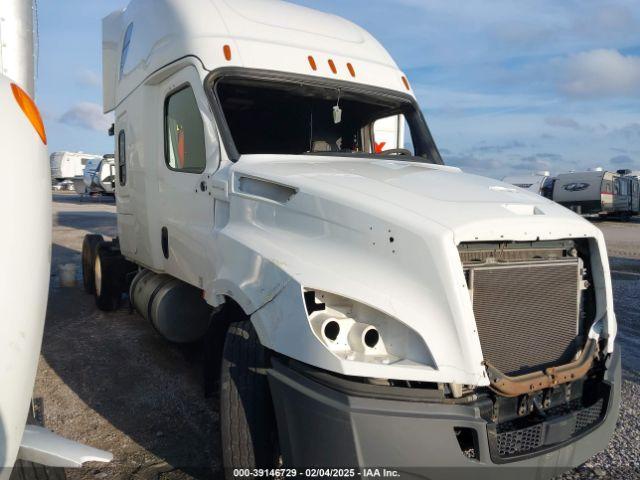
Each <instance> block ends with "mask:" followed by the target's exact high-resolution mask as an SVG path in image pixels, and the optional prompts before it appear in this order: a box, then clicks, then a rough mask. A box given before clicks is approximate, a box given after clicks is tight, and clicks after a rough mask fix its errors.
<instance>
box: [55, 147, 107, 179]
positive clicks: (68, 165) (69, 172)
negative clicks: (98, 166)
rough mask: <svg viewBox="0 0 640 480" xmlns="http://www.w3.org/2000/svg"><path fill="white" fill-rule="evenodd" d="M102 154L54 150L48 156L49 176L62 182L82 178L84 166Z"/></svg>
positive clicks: (99, 157)
mask: <svg viewBox="0 0 640 480" xmlns="http://www.w3.org/2000/svg"><path fill="white" fill-rule="evenodd" d="M101 159H102V155H92V154H89V153H83V152H54V153H52V154H51V157H50V158H49V162H50V165H51V177H52V178H53V180H56V181H58V182H62V181H65V180H73V179H74V178H80V179H81V178H82V176H83V175H84V168H85V167H86V166H87V163H89V161H91V160H101Z"/></svg>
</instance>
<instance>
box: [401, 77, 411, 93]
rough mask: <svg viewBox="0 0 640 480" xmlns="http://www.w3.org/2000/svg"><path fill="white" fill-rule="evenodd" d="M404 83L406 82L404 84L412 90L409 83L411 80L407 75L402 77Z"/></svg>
mask: <svg viewBox="0 0 640 480" xmlns="http://www.w3.org/2000/svg"><path fill="white" fill-rule="evenodd" d="M402 83H404V86H405V87H406V88H407V90H409V91H410V90H411V85H409V80H407V77H402Z"/></svg>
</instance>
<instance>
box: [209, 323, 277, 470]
mask: <svg viewBox="0 0 640 480" xmlns="http://www.w3.org/2000/svg"><path fill="white" fill-rule="evenodd" d="M268 367H269V355H268V352H267V350H266V349H265V348H264V347H263V346H262V345H261V344H260V341H259V340H258V336H257V334H256V332H255V330H254V329H253V326H252V325H251V322H250V321H248V320H245V321H242V322H238V323H232V324H231V325H230V326H229V329H228V330H227V334H226V338H225V342H224V349H223V355H222V365H221V372H220V431H221V439H222V463H223V466H224V467H225V475H226V477H227V478H228V479H231V478H235V477H234V476H233V469H234V468H273V467H276V466H277V464H278V458H279V452H278V441H277V433H276V432H277V430H276V421H275V415H274V411H273V403H272V401H271V394H270V392H269V384H268V381H267V374H266V371H267V368H268Z"/></svg>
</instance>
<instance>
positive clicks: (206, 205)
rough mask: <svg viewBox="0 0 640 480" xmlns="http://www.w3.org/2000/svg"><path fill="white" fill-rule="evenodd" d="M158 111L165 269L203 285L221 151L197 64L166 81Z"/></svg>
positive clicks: (159, 237) (161, 237)
mask: <svg viewBox="0 0 640 480" xmlns="http://www.w3.org/2000/svg"><path fill="white" fill-rule="evenodd" d="M160 94H161V98H160V99H159V100H160V101H159V102H157V105H158V108H157V115H158V116H160V117H161V118H162V122H160V125H159V127H160V128H161V129H162V132H161V137H160V138H161V139H162V143H163V145H164V148H162V149H160V152H159V153H160V155H159V156H160V158H159V159H158V165H157V168H158V189H159V191H158V205H157V208H159V209H160V211H159V213H158V218H159V219H160V229H159V231H157V232H152V233H151V235H152V236H153V235H156V237H155V238H156V241H157V242H160V244H161V248H162V253H163V256H164V261H165V271H166V272H167V273H169V274H171V275H173V276H175V277H177V278H180V279H181V280H184V281H186V282H187V283H190V284H192V285H195V286H198V287H202V286H203V283H204V280H205V278H206V276H207V274H210V273H211V269H210V265H211V263H212V262H211V261H210V259H208V258H207V253H206V246H207V242H208V240H209V239H210V237H211V235H212V232H213V197H212V196H211V192H210V191H209V181H208V180H209V179H210V177H211V175H212V174H213V172H215V171H216V169H217V168H218V164H219V161H220V151H219V145H218V140H217V136H216V135H215V129H214V127H213V125H214V123H213V117H212V115H211V112H210V110H209V106H208V103H207V101H206V97H205V93H204V89H203V86H202V81H201V80H200V77H199V76H198V73H197V71H196V69H195V68H194V67H192V66H189V67H186V68H184V69H182V70H180V71H179V72H178V73H176V74H174V75H172V76H171V77H170V78H169V79H167V80H166V81H164V82H163V83H162V84H161V88H160Z"/></svg>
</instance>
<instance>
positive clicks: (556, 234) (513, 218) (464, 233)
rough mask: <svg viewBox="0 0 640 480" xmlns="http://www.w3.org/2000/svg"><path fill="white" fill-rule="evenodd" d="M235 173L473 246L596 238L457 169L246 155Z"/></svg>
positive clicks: (509, 189)
mask: <svg viewBox="0 0 640 480" xmlns="http://www.w3.org/2000/svg"><path fill="white" fill-rule="evenodd" d="M236 166H237V171H238V172H246V173H247V174H250V175H252V176H257V177H259V178H262V179H265V180H269V181H273V182H275V183H279V184H283V185H287V186H290V187H293V188H295V189H298V190H299V191H301V192H304V193H309V194H312V195H317V196H319V197H322V198H331V199H332V200H336V201H339V202H341V203H343V202H345V201H346V202H347V204H350V205H354V204H360V203H364V205H366V207H367V210H373V211H378V213H384V212H386V213H387V214H389V215H392V216H393V215H397V211H398V210H399V209H400V210H402V211H405V212H411V213H412V214H415V215H416V216H419V217H421V218H423V219H425V220H428V221H430V222H435V223H437V224H439V225H441V226H442V227H445V228H447V229H449V230H451V231H452V232H453V233H454V237H455V240H456V243H459V242H461V241H472V240H477V241H481V240H500V239H505V240H506V239H510V240H530V239H531V240H536V239H538V238H539V239H545V238H566V237H571V236H575V235H578V236H592V235H593V236H597V235H598V233H599V231H598V230H597V229H596V228H595V227H593V226H592V225H591V224H590V223H589V222H588V221H586V220H584V219H583V218H581V217H579V216H578V215H575V214H574V213H572V212H571V211H569V210H568V209H566V208H564V207H562V206H560V205H558V204H556V203H555V202H552V201H550V200H548V199H546V198H544V197H541V196H540V195H536V194H533V193H531V192H528V191H526V190H523V189H520V188H518V187H515V186H513V185H509V184H506V183H503V182H500V181H498V180H493V179H490V178H486V177H481V176H477V175H471V174H467V173H463V172H462V171H461V170H460V169H458V168H455V167H447V166H442V165H433V164H428V163H416V162H408V161H402V160H388V159H380V160H378V159H370V158H365V159H354V158H349V157H346V158H345V157H321V156H308V157H307V156H305V157H300V156H289V157H286V156H272V155H246V156H243V157H242V158H241V159H240V161H239V162H238V164H237V165H236Z"/></svg>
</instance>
